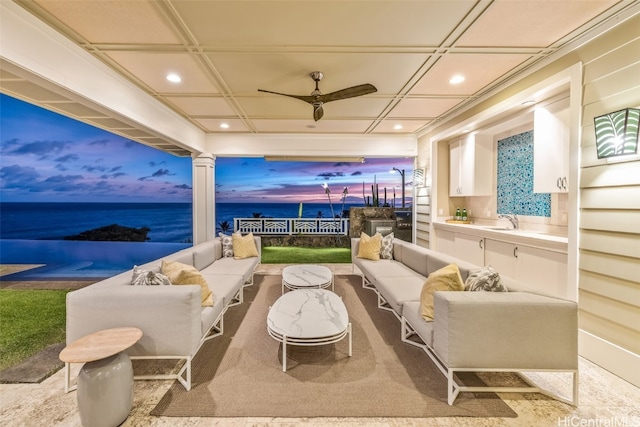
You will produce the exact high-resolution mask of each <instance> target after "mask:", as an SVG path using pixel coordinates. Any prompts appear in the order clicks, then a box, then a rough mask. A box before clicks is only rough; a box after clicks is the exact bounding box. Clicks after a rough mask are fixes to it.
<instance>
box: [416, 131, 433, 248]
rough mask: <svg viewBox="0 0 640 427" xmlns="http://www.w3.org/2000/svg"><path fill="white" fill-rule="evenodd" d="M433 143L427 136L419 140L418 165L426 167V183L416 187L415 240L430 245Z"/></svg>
mask: <svg viewBox="0 0 640 427" xmlns="http://www.w3.org/2000/svg"><path fill="white" fill-rule="evenodd" d="M430 153H431V144H430V143H429V140H428V139H427V138H423V139H422V140H419V141H418V160H417V162H416V163H417V164H416V167H417V168H423V169H425V180H426V185H425V186H424V187H417V188H416V189H415V192H416V193H415V196H416V202H415V215H416V224H415V227H416V230H415V242H416V243H417V244H418V245H420V246H423V247H425V248H428V247H429V241H430V239H429V227H430V226H431V176H430V174H431V155H430Z"/></svg>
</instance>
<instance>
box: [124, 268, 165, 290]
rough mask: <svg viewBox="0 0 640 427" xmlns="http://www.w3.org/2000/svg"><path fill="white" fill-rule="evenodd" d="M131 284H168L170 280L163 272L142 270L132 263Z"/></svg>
mask: <svg viewBox="0 0 640 427" xmlns="http://www.w3.org/2000/svg"><path fill="white" fill-rule="evenodd" d="M131 284H132V285H134V286H151V285H170V284H171V281H170V280H169V278H168V277H167V276H165V275H164V274H161V273H156V272H154V271H149V270H144V269H142V268H140V267H138V266H137V265H134V266H133V278H132V280H131Z"/></svg>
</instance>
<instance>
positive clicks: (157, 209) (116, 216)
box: [0, 203, 193, 243]
mask: <svg viewBox="0 0 640 427" xmlns="http://www.w3.org/2000/svg"><path fill="white" fill-rule="evenodd" d="M191 222H192V215H191V203H0V238H2V239H25V240H62V239H63V238H64V237H65V236H70V235H74V234H79V233H81V232H83V231H87V230H92V229H94V228H98V227H103V226H105V225H109V224H119V225H123V226H126V227H135V228H140V227H149V228H150V229H151V231H150V232H149V233H148V234H147V237H148V238H149V241H150V242H174V243H184V242H190V241H191V238H192V235H193V233H192V226H191Z"/></svg>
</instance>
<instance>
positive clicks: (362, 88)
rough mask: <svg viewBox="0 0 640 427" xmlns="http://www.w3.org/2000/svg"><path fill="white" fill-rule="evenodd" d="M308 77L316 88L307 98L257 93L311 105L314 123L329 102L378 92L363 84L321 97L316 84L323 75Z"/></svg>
mask: <svg viewBox="0 0 640 427" xmlns="http://www.w3.org/2000/svg"><path fill="white" fill-rule="evenodd" d="M309 76H311V78H312V79H313V80H314V81H315V82H316V88H315V90H314V91H313V92H311V95H309V96H304V95H289V94H286V93H279V92H272V91H270V90H264V89H258V91H259V92H266V93H273V94H275V95H283V96H288V97H291V98H296V99H299V100H301V101H304V102H307V103H309V104H311V105H313V120H315V121H316V122H317V121H318V120H320V119H321V118H322V116H323V115H324V110H323V109H322V105H323V104H324V103H326V102H331V101H339V100H341V99H347V98H354V97H356V96H362V95H367V94H369V93H373V92H377V91H378V89H376V87H375V86H374V85H372V84H369V83H365V84H363V85H358V86H352V87H348V88H346V89H342V90H338V91H335V92H331V93H328V94H326V95H323V94H322V92H320V89H318V82H319V81H320V80H322V77H323V76H324V74H322V73H321V72H320V71H314V72H312V73H310V74H309Z"/></svg>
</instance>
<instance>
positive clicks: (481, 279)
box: [464, 265, 507, 292]
mask: <svg viewBox="0 0 640 427" xmlns="http://www.w3.org/2000/svg"><path fill="white" fill-rule="evenodd" d="M464 290H465V291H488V292H507V287H506V286H505V285H504V283H502V280H501V279H500V275H499V274H498V272H497V271H495V270H494V269H493V268H491V266H490V265H488V266H486V267H483V268H478V269H475V270H471V271H469V276H468V277H467V280H465V282H464Z"/></svg>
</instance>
